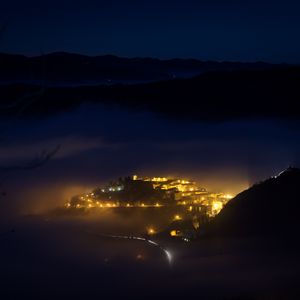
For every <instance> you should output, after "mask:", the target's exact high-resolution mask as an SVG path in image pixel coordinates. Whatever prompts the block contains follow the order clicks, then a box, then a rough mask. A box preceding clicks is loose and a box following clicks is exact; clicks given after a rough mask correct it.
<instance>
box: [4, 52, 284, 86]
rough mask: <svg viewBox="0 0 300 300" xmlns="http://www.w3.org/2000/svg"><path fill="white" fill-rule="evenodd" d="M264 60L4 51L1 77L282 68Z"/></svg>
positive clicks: (60, 79)
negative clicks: (205, 59)
mask: <svg viewBox="0 0 300 300" xmlns="http://www.w3.org/2000/svg"><path fill="white" fill-rule="evenodd" d="M282 67H285V65H272V64H267V63H263V62H257V63H240V62H217V61H200V60H196V59H170V60H160V59H154V58H122V57H117V56H114V55H103V56H86V55H80V54H72V53H65V52H56V53H51V54H47V55H41V56H35V57H26V56H23V55H11V54H0V81H13V82H16V81H19V82H20V81H21V82H30V81H31V82H39V81H43V80H45V79H47V81H48V83H51V84H58V83H59V84H63V83H67V82H72V83H78V84H79V83H86V82H102V83H103V82H105V81H107V82H110V81H116V82H118V81H119V82H120V81H121V82H126V81H139V82H143V81H149V80H150V81H153V80H154V81H157V80H165V79H171V78H174V77H191V76H195V75H198V74H202V73H205V72H208V71H221V70H241V69H247V70H261V69H273V68H282Z"/></svg>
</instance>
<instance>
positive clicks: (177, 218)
mask: <svg viewBox="0 0 300 300" xmlns="http://www.w3.org/2000/svg"><path fill="white" fill-rule="evenodd" d="M174 220H175V221H179V220H182V218H181V216H179V215H175V216H174Z"/></svg>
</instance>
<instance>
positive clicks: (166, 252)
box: [98, 234, 173, 265]
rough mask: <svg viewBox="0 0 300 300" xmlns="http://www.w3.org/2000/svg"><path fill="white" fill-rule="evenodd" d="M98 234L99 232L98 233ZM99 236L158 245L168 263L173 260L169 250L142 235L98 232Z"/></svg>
mask: <svg viewBox="0 0 300 300" xmlns="http://www.w3.org/2000/svg"><path fill="white" fill-rule="evenodd" d="M98 235H99V234H98ZM100 236H102V237H109V238H114V239H127V240H139V241H143V242H146V243H148V244H150V245H152V246H154V247H158V248H159V249H160V250H161V251H162V252H163V253H164V255H165V256H166V259H167V261H168V263H169V265H171V264H172V261H173V257H172V254H171V253H170V251H169V250H167V249H165V248H163V247H162V246H161V245H159V244H158V243H156V242H154V241H152V240H149V239H146V238H142V237H138V236H130V235H129V236H128V235H109V234H100Z"/></svg>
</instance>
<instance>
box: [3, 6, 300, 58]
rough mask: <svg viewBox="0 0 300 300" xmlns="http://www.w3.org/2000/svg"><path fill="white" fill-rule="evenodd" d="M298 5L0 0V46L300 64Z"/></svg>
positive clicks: (32, 51) (34, 51)
mask: <svg viewBox="0 0 300 300" xmlns="http://www.w3.org/2000/svg"><path fill="white" fill-rule="evenodd" d="M299 11H300V3H299V1H293V0H285V1H283V0H278V1H276V0H275V1H271V0H270V1H268V0H252V1H238V0H231V1H221V0H201V1H192V0H186V1H179V0H172V1H166V0H164V1H158V0H152V1H146V0H139V1H123V0H117V1H116V0H114V1H102V0H100V1H91V0H85V1H81V0H80V1H71V0H60V1H57V0H52V1H50V0H44V1H37V0H28V1H21V0H19V1H18V0H10V1H1V4H0V24H2V26H4V28H5V30H4V32H3V30H2V35H1V41H0V43H1V44H0V50H1V51H2V52H10V53H21V54H27V55H36V54H40V53H48V52H53V51H68V52H77V53H83V54H90V55H98V54H116V55H120V56H129V57H135V56H151V57H159V58H173V57H194V58H199V59H203V60H239V61H257V60H263V61H268V62H289V63H299V62H300V40H299V38H298V33H299V29H300V18H299Z"/></svg>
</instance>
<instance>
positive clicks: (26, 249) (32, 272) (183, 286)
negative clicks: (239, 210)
mask: <svg viewBox="0 0 300 300" xmlns="http://www.w3.org/2000/svg"><path fill="white" fill-rule="evenodd" d="M11 225H12V222H10V223H9V224H8V223H6V224H2V225H1V232H2V234H1V237H0V242H1V248H0V260H1V273H0V279H1V292H0V293H1V295H0V297H1V299H25V298H26V299H103V298H104V299H118V298H121V299H153V298H156V299H164V298H165V299H183V298H184V299H187V297H190V296H193V298H195V299H297V298H298V297H297V296H299V295H300V294H299V292H300V290H299V285H298V283H299V267H300V261H299V257H298V252H299V247H298V245H297V243H296V237H295V238H294V239H290V238H286V239H285V238H282V239H276V238H275V237H273V238H264V237H260V238H254V237H252V238H218V239H204V240H198V241H194V242H191V243H183V242H175V241H170V240H163V241H158V242H159V243H160V245H163V247H164V248H165V249H168V251H169V252H170V253H172V261H171V263H169V261H168V260H167V258H166V256H165V254H164V253H163V252H162V251H161V250H160V249H159V248H158V247H155V246H153V245H151V244H149V243H145V242H143V241H139V240H128V239H116V238H108V237H103V236H101V233H102V232H103V231H105V232H109V227H107V225H104V224H103V223H102V222H101V221H96V220H89V219H84V218H80V217H76V218H75V217H73V218H67V219H66V218H61V217H60V218H54V219H53V218H52V219H51V218H45V217H26V218H23V219H22V220H21V219H19V221H18V222H17V223H14V227H13V229H14V230H13V231H11V229H12V226H11ZM118 228H119V232H123V233H124V232H125V231H126V226H125V227H124V224H123V223H119V224H118V225H116V224H114V225H111V228H110V230H114V231H115V232H118ZM121 228H122V229H121ZM128 233H129V229H128Z"/></svg>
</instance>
